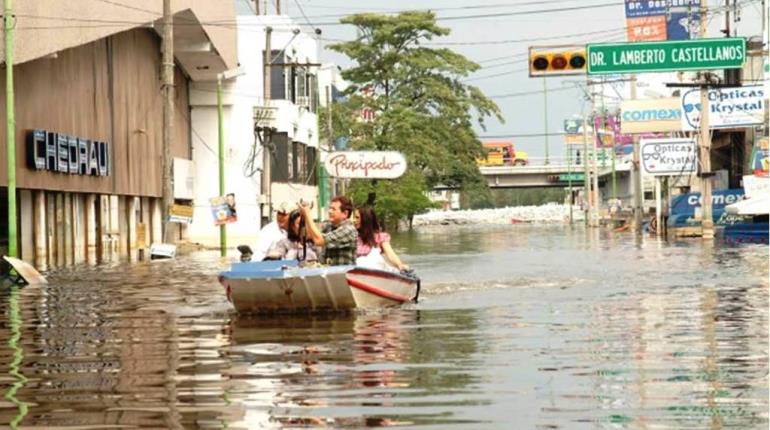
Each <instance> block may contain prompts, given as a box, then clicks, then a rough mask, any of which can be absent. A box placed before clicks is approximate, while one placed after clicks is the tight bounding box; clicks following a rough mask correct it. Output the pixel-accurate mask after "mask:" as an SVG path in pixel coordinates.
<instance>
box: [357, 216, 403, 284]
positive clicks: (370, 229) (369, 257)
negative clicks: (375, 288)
mask: <svg viewBox="0 0 770 430" xmlns="http://www.w3.org/2000/svg"><path fill="white" fill-rule="evenodd" d="M353 225H355V226H356V230H358V240H357V243H356V265H357V266H361V267H368V268H372V269H380V270H393V268H396V269H398V271H399V272H401V271H408V270H409V266H407V265H406V264H404V263H402V262H401V259H400V258H398V255H396V253H395V251H393V248H392V247H391V246H390V235H389V234H388V233H386V232H384V231H382V229H381V228H380V223H379V222H378V221H377V215H376V214H375V212H374V209H372V208H371V207H369V206H363V207H359V208H356V210H355V211H354V212H353Z"/></svg>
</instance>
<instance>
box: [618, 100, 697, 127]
mask: <svg viewBox="0 0 770 430" xmlns="http://www.w3.org/2000/svg"><path fill="white" fill-rule="evenodd" d="M681 130H682V102H681V100H680V99H678V98H676V97H669V98H662V99H644V100H624V101H623V102H622V103H621V104H620V131H621V132H622V133H624V134H639V133H654V132H664V131H681Z"/></svg>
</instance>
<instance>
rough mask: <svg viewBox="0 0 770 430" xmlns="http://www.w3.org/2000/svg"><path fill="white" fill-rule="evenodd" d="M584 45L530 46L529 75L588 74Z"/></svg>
mask: <svg viewBox="0 0 770 430" xmlns="http://www.w3.org/2000/svg"><path fill="white" fill-rule="evenodd" d="M586 58H587V57H586V49H585V47H584V46H577V45H576V46H541V47H535V46H530V47H529V76H530V77H536V76H558V75H584V74H586Z"/></svg>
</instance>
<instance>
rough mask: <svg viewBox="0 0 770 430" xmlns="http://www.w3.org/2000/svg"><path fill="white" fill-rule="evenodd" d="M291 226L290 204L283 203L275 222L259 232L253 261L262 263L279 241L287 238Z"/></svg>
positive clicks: (276, 213) (277, 211) (277, 209)
mask: <svg viewBox="0 0 770 430" xmlns="http://www.w3.org/2000/svg"><path fill="white" fill-rule="evenodd" d="M288 226H289V203H288V202H281V203H279V204H278V206H276V209H275V220H273V222H271V223H268V224H266V225H265V226H264V227H262V230H260V231H259V236H258V237H257V246H256V247H255V249H254V256H253V257H252V259H253V261H262V260H264V259H265V257H266V256H267V252H268V251H269V250H270V248H272V247H273V246H275V244H276V243H278V241H280V240H281V239H285V238H286V229H287V228H288Z"/></svg>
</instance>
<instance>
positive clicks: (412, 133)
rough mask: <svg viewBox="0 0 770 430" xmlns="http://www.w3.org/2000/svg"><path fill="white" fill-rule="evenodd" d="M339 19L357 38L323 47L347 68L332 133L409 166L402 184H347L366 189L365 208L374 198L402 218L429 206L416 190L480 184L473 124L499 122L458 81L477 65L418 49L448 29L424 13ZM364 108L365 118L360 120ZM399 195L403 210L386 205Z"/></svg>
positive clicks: (484, 101) (488, 104)
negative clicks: (393, 154)
mask: <svg viewBox="0 0 770 430" xmlns="http://www.w3.org/2000/svg"><path fill="white" fill-rule="evenodd" d="M342 22H343V23H346V24H352V25H354V26H356V27H357V28H358V30H359V34H360V36H359V37H358V38H357V39H356V40H353V41H350V42H343V43H338V44H334V45H331V46H329V48H330V49H332V50H335V51H337V52H340V53H342V54H345V55H347V56H348V57H349V58H350V59H351V60H353V61H354V63H355V64H354V65H353V67H351V68H349V69H347V70H344V71H343V72H342V76H343V77H344V78H345V79H346V80H347V81H348V82H350V84H351V85H350V87H349V88H348V90H347V92H346V94H347V96H348V98H347V100H346V101H344V102H342V103H338V104H337V105H335V114H334V117H333V121H334V125H335V134H337V133H339V134H338V136H339V135H345V136H348V137H349V139H350V140H349V142H350V147H351V149H356V150H392V151H399V152H401V153H402V154H404V156H405V157H406V159H407V162H408V164H409V167H408V171H407V174H406V177H405V178H404V179H402V180H397V181H390V182H389V183H388V184H385V181H365V182H368V184H358V183H354V188H355V189H356V190H357V192H360V191H359V190H362V189H366V190H368V192H369V193H370V194H368V196H367V199H366V200H368V201H369V202H370V203H371V202H372V200H374V196H380V198H382V199H383V200H381V201H380V203H381V206H382V208H383V209H384V210H385V211H386V212H388V214H387V215H389V216H394V215H396V214H402V215H403V216H410V215H414V214H415V213H419V212H420V211H422V210H425V209H427V208H428V207H430V206H431V205H429V200H428V199H427V198H424V193H425V192H426V191H428V190H430V189H432V188H433V187H434V186H435V185H437V184H443V185H446V186H451V187H456V188H461V189H462V188H467V187H469V186H471V187H478V186H479V184H483V183H484V182H483V178H481V174H480V173H479V170H478V167H477V165H476V159H477V158H480V157H481V156H483V149H482V147H481V143H480V142H479V140H478V137H477V136H476V134H475V132H474V131H473V123H474V122H478V124H479V125H481V127H482V128H483V127H484V120H485V118H487V117H491V116H494V117H495V118H497V119H498V120H499V121H501V122H502V117H501V115H500V110H499V108H498V107H497V105H496V104H495V103H494V102H493V101H491V100H490V99H488V98H487V97H485V96H484V94H482V92H481V91H480V90H479V89H478V88H476V87H474V86H471V85H466V84H464V83H463V82H462V78H463V77H466V76H468V75H469V74H470V73H472V72H473V71H475V70H478V69H479V65H477V64H475V63H473V62H472V61H470V60H468V59H466V58H465V57H464V56H462V55H460V54H458V53H456V52H453V51H451V50H449V49H444V48H431V47H427V46H423V45H422V44H423V43H424V42H426V41H430V40H432V39H433V38H434V37H439V36H445V35H447V34H449V29H447V28H443V27H439V26H438V25H437V24H436V19H435V15H434V14H433V13H432V12H402V13H400V14H398V15H397V16H386V15H379V14H370V13H364V14H357V15H352V16H349V17H347V18H344V19H342ZM365 110H368V111H369V112H371V113H373V119H370V120H363V119H362V118H361V112H362V111H365ZM417 178H419V180H417ZM357 182H361V181H357ZM416 190H419V191H420V192H418V193H415V191H416ZM383 193H388V194H391V195H388V196H387V197H386V196H385V195H384V194H383ZM392 194H396V195H403V196H404V197H398V198H397V196H393V195H392ZM416 194H419V195H420V196H421V197H422V198H417V197H416ZM406 196H414V199H415V202H414V203H413V204H412V206H410V207H409V209H408V210H406V209H404V210H402V209H398V210H396V209H394V210H392V211H391V210H390V209H389V208H387V207H386V205H387V204H388V203H387V202H389V203H391V204H400V203H398V202H397V201H396V200H398V201H399V202H400V201H401V200H403V199H406V198H407V197H406ZM404 204H405V203H404ZM404 207H406V206H404Z"/></svg>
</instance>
